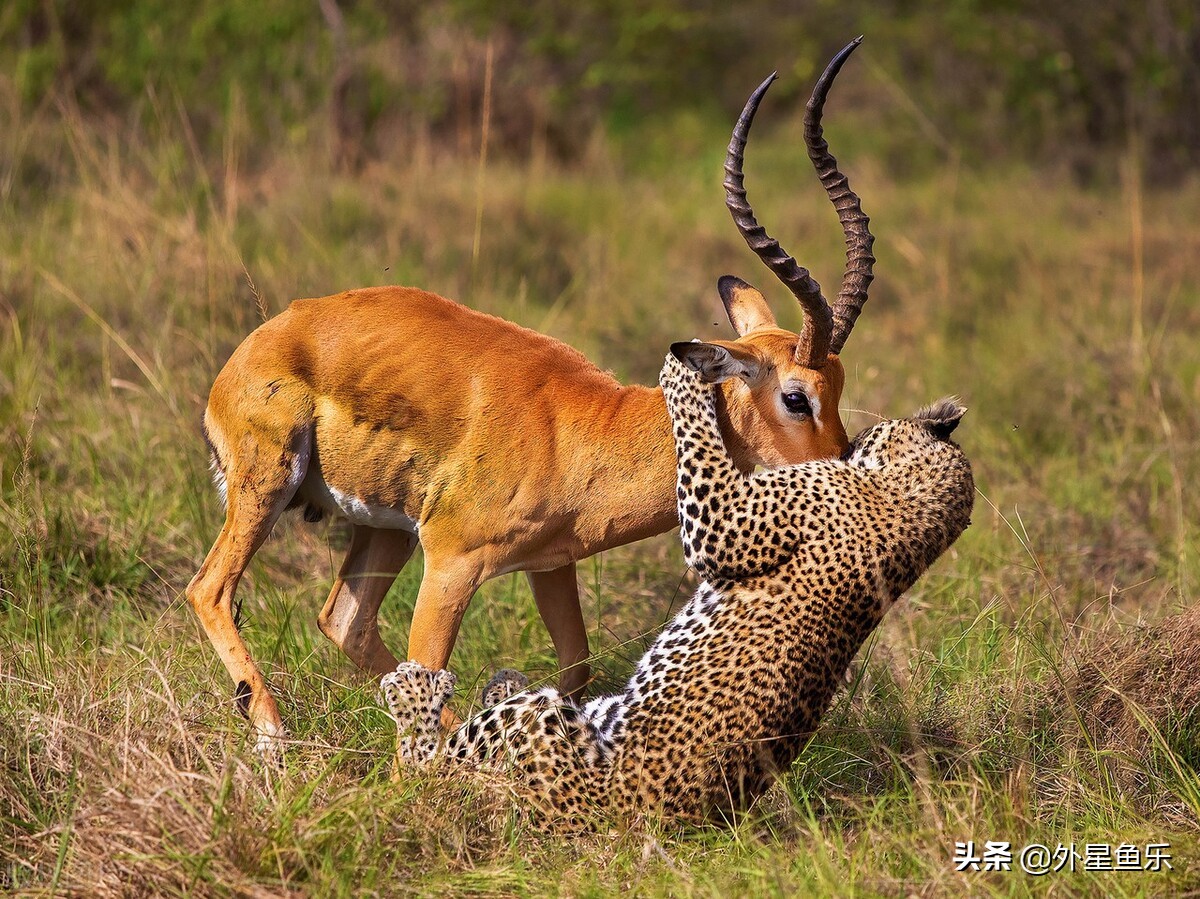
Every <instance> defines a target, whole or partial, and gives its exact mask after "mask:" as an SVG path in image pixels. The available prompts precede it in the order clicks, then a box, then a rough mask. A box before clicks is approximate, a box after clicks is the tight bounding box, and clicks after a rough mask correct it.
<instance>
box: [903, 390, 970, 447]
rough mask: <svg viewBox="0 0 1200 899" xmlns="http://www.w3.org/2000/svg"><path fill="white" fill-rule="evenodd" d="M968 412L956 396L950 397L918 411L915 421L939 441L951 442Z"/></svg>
mask: <svg viewBox="0 0 1200 899" xmlns="http://www.w3.org/2000/svg"><path fill="white" fill-rule="evenodd" d="M966 412H967V407H966V406H964V405H963V404H962V400H960V399H959V398H958V397H956V396H948V397H944V398H943V399H940V400H938V401H937V402H936V403H930V404H929V405H928V406H924V407H923V408H921V409H918V410H917V413H916V415H914V416H913V420H914V421H916V422H918V423H919V424H920V425H921V426H923V427H924V428H925V429H926V430H927V431H929V433H930V434H932V435H933V436H934V437H936V438H937V439H938V440H949V439H950V435H951V434H953V433H954V429H955V428H957V427H958V423H959V422H960V421H962V417H963V415H965V414H966Z"/></svg>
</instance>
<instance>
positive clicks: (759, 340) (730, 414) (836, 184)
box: [671, 37, 875, 468]
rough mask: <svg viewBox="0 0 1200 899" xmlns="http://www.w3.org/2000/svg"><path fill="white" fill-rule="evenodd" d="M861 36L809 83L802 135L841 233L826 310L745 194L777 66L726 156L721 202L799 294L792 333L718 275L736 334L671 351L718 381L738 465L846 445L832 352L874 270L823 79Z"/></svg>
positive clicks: (787, 459)
mask: <svg viewBox="0 0 1200 899" xmlns="http://www.w3.org/2000/svg"><path fill="white" fill-rule="evenodd" d="M861 42H862V38H861V37H860V38H858V39H856V40H855V41H853V42H852V43H850V44H849V45H847V46H846V47H844V48H843V49H842V50H841V52H839V53H838V54H837V56H835V57H834V58H833V60H832V61H831V62H830V63H829V66H828V67H827V68H826V69H825V72H824V74H822V75H821V77H820V79H819V80H818V81H817V84H816V87H814V88H813V93H812V96H811V97H810V98H809V101H808V106H807V108H806V110H805V113H804V143H805V145H806V146H807V148H808V157H809V159H811V160H812V163H813V165H814V166H815V167H816V170H817V176H818V177H819V178H820V180H821V184H822V185H823V186H824V188H825V192H826V194H828V196H829V199H830V200H831V201H832V202H833V205H834V207H835V208H836V209H837V212H838V220H839V221H840V222H841V225H842V232H843V233H844V234H845V237H846V270H845V273H844V274H843V276H842V286H841V289H840V290H839V291H838V295H837V298H836V299H835V301H834V304H833V308H832V309H831V308H830V306H829V303H828V302H826V300H825V297H824V295H823V294H822V293H821V286H820V285H819V284H818V283H817V282H816V281H815V280H814V279H813V277H812V275H810V274H809V272H808V269H806V268H804V267H802V266H800V265H798V264H797V263H796V260H795V259H794V258H793V257H792V256H790V255H789V254H788V253H786V252H785V251H784V250H783V248H782V247H780V246H779V242H778V241H776V240H774V239H773V238H772V237H770V236H769V235H768V234H767V232H766V229H765V228H763V226H762V225H760V224H759V223H758V222H757V221H756V220H755V218H754V210H753V209H752V208H751V206H750V203H749V201H748V200H747V199H746V188H745V186H744V183H745V182H744V176H743V175H742V160H743V153H744V152H745V148H746V138H747V135H748V134H749V131H750V124H751V122H752V121H753V120H754V113H755V112H756V111H757V109H758V105H759V103H760V102H761V100H762V98H763V95H764V94H765V93H766V92H767V88H769V87H770V86H771V82H772V81H774V80H775V77H776V76H775V74H774V73H772V75H771V76H770V77H769V78H768V79H767V80H766V81H764V82H763V83H762V84H761V85H759V87H758V89H757V90H756V91H755V92H754V93H753V94H751V95H750V99H749V100H748V101H746V107H745V109H743V110H742V114H741V116H740V117H739V118H738V122H737V125H736V126H735V127H734V129H733V137H732V138H731V139H730V141H729V150H728V152H727V154H726V156H725V205H726V206H727V207H728V208H729V211H730V213H731V214H732V215H733V220H734V222H735V223H736V224H737V227H738V230H739V231H740V232H741V234H742V237H743V238H745V240H746V243H747V244H748V245H749V247H750V249H751V250H753V251H754V252H755V254H756V255H757V256H758V258H759V259H761V260H762V261H763V262H764V263H765V264H766V265H767V267H768V268H770V269H771V271H773V272H774V273H775V276H776V277H777V278H779V280H780V281H782V282H783V283H784V284H785V285H787V288H788V289H789V290H790V291H791V292H792V294H793V295H794V296H795V297H796V299H797V300H799V302H800V306H801V308H802V309H803V310H804V326H803V328H802V330H801V332H800V333H799V334H796V333H794V332H792V331H787V330H784V329H783V328H780V327H779V326H778V325H777V324H776V322H775V316H774V315H773V314H772V313H771V309H770V307H769V306H768V305H767V301H766V299H764V297H763V295H762V294H761V293H759V292H758V291H757V290H756V289H755V288H753V287H751V286H750V285H749V284H747V283H746V282H745V281H743V280H741V279H740V278H735V277H733V276H732V275H726V276H725V277H723V278H721V280H720V281H719V282H718V283H717V289H718V290H719V291H720V294H721V301H722V302H723V303H724V305H725V311H726V313H727V314H728V315H729V321H730V324H732V325H733V328H734V330H735V331H737V334H738V337H737V339H736V340H713V341H709V342H706V343H700V342H693V343H677V344H675V345H674V346H672V348H671V349H672V352H674V353H675V356H676V358H678V359H679V360H680V361H681V362H683V363H684V364H685V365H687V366H688V367H689V368H692V369H693V370H695V371H697V372H699V374H700V376H701V377H702V378H703V379H704V380H705V381H708V382H710V383H721V384H722V385H723V390H722V395H723V396H722V399H723V410H722V418H723V419H724V420H723V421H722V426H723V427H722V430H723V431H724V432H725V436H726V443H727V446H728V448H729V450H730V452H731V453H732V455H733V457H734V459H735V460H737V461H738V465H739V466H740V467H742V468H750V467H753V466H754V465H756V464H760V465H768V466H775V465H782V464H790V463H795V462H801V461H804V460H807V459H818V458H827V457H832V456H839V455H841V454H842V453H843V452H844V451H845V450H846V449H847V447H848V446H849V442H848V440H847V438H846V430H845V428H844V427H843V426H842V420H841V416H840V415H839V414H838V402H839V400H840V399H841V396H842V387H843V386H844V384H845V378H846V375H845V370H844V369H843V368H842V363H841V361H840V359H839V358H838V356H839V354H840V353H841V351H842V347H843V345H845V343H846V338H847V337H849V336H850V331H851V329H852V328H853V327H854V322H855V321H856V320H857V319H858V315H859V313H860V312H861V311H862V307H863V304H864V303H866V301H867V287H868V285H869V284H870V283H871V280H872V278H873V277H874V275H873V274H872V272H871V268H872V266H873V265H874V263H875V257H874V256H872V255H871V245H872V243H873V242H874V238H873V237H872V236H871V232H870V230H869V229H868V225H869V219H868V218H867V216H866V215H865V214H864V213H863V211H862V204H861V202H860V201H859V199H858V196H857V195H856V194H855V193H854V192H853V191H852V190H851V189H850V185H849V182H848V181H847V179H846V176H845V175H843V174H842V173H841V172H840V171H838V167H837V160H836V159H834V158H833V155H832V154H831V153H830V152H829V145H828V144H827V143H826V142H825V138H824V136H823V131H822V128H821V113H822V111H823V109H824V106H825V97H826V95H827V94H828V92H829V87H830V85H831V84H832V83H833V80H834V79H835V78H836V77H837V73H838V71H839V70H840V69H841V67H842V64H843V63H845V61H846V59H847V58H848V57H849V56H850V54H851V53H853V52H854V50H855V48H856V47H858V45H859V44H860V43H861Z"/></svg>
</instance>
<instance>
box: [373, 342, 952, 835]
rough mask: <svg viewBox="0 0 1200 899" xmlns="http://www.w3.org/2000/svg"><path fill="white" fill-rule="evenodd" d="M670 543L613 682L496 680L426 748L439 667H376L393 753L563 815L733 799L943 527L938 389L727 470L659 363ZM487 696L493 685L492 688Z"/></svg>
mask: <svg viewBox="0 0 1200 899" xmlns="http://www.w3.org/2000/svg"><path fill="white" fill-rule="evenodd" d="M661 382H662V385H663V388H664V391H665V393H666V397H667V404H668V407H669V409H670V413H671V418H672V421H673V423H674V428H675V441H676V450H677V454H678V472H677V474H678V500H679V516H680V520H681V522H682V527H681V537H682V540H683V547H684V553H685V556H686V558H687V561H688V564H689V565H691V566H692V567H693V568H694V569H695V570H696V571H697V572H698V573H699V574H700V575H701V577H702V578H703V579H704V582H703V583H702V584H701V586H700V588H699V589H698V590H697V591H696V594H695V596H693V597H692V599H691V601H690V602H689V603H688V604H687V606H686V607H685V608H684V609H683V610H682V611H680V613H679V614H678V615H676V616H675V618H674V619H672V621H671V622H670V623H669V624H668V625H667V626H666V628H664V629H663V631H662V633H661V634H659V636H658V638H657V639H656V640H655V641H654V644H653V645H652V646H651V648H650V650H649V651H648V652H647V653H646V654H645V656H643V657H642V659H641V661H640V662H639V663H638V665H637V669H636V671H635V672H634V674H633V676H632V677H631V678H630V680H629V682H628V683H627V684H626V686H625V689H624V690H623V691H622V692H621V693H619V694H617V695H615V696H606V697H601V698H598V699H595V700H593V701H591V702H589V703H588V704H587V705H585V706H579V705H576V704H574V703H572V702H570V701H569V700H566V699H565V698H563V697H562V696H561V695H560V694H559V693H558V691H556V690H554V689H550V688H542V689H535V690H523V691H521V692H515V693H511V689H510V688H516V686H517V685H516V684H514V683H513V682H512V681H510V680H505V681H504V682H505V683H506V684H508V685H509V687H506V688H505V689H502V690H500V691H499V692H500V693H504V692H510V693H511V695H507V696H505V697H504V698H500V699H499V701H496V702H495V704H493V705H490V707H488V708H485V709H484V710H483V711H482V712H480V713H479V714H478V715H476V716H475V717H473V718H472V719H470V720H469V721H467V722H466V723H465V724H463V725H462V726H461V727H460V728H459V729H458V730H457V731H455V732H454V733H452V734H450V735H448V736H447V737H445V739H444V740H443V739H442V738H441V735H440V733H439V731H438V716H439V714H440V712H441V708H442V705H443V704H444V703H445V701H446V699H447V698H448V697H449V695H450V690H451V689H452V684H453V681H452V680H451V681H449V683H450V684H451V686H450V687H447V686H446V684H447V683H448V681H447V680H446V678H447V677H450V678H452V675H450V674H449V672H432V671H428V670H427V669H424V668H422V667H421V666H419V665H416V664H415V663H411V662H406V663H403V664H401V665H400V667H399V668H398V669H397V670H396V671H395V672H394V673H392V674H389V675H387V676H386V677H385V678H384V679H383V687H384V692H385V696H386V698H387V702H388V705H389V708H390V709H391V712H392V714H393V716H394V717H395V718H396V720H397V723H398V727H399V728H400V733H401V741H400V757H401V759H402V761H414V760H416V761H428V760H430V759H433V758H435V757H436V758H443V759H448V760H453V761H454V762H468V763H471V764H476V765H487V766H493V767H496V768H499V769H502V770H504V771H505V772H507V773H508V775H509V776H510V777H511V778H512V779H513V781H514V783H515V784H516V785H517V787H518V788H519V789H520V790H521V791H522V792H523V793H524V794H525V795H527V796H528V797H529V799H530V800H531V801H532V802H533V803H534V804H535V805H536V806H539V807H541V808H543V809H545V810H548V811H551V812H553V813H555V814H557V815H562V816H566V817H567V818H568V819H577V818H581V817H583V816H586V815H588V814H590V813H592V812H597V811H607V812H615V813H617V814H632V813H638V812H643V811H653V812H658V813H661V814H664V815H667V816H678V817H681V818H686V819H691V820H698V819H703V818H705V817H709V816H711V815H712V814H713V813H715V812H723V813H728V812H733V811H736V810H738V809H741V808H744V807H745V806H746V805H748V804H749V803H750V802H752V801H753V800H754V799H755V798H756V797H757V796H759V795H760V794H761V793H762V792H763V791H764V790H765V789H766V788H767V787H768V786H769V785H770V784H771V782H772V780H773V779H774V778H775V776H776V775H777V774H778V773H779V772H780V771H783V770H786V769H787V767H788V766H789V765H791V763H792V762H793V761H794V760H795V759H796V757H797V756H798V755H799V753H800V751H801V749H802V748H803V746H804V743H805V740H806V739H807V738H808V736H809V735H810V734H811V733H812V731H813V729H814V728H815V727H816V726H817V723H818V721H819V720H820V717H821V715H822V714H823V713H824V711H825V709H826V708H827V706H828V705H829V702H830V700H831V698H832V696H833V693H834V690H835V689H836V687H837V685H838V683H839V681H840V679H841V677H842V675H843V674H844V672H845V670H846V668H847V667H848V665H849V663H850V661H851V659H852V657H853V656H854V654H855V653H856V652H857V651H858V649H859V647H860V646H861V645H862V643H863V641H864V640H865V639H866V638H867V636H868V635H869V634H870V633H871V631H872V630H873V629H874V628H875V626H876V625H877V624H878V623H879V622H880V620H881V619H882V617H883V615H884V613H885V612H886V611H887V609H888V608H889V607H890V606H891V604H892V603H893V602H894V601H895V600H896V599H897V598H898V597H899V596H900V594H902V593H903V592H904V591H905V590H907V589H908V588H909V587H910V586H912V584H913V583H914V582H915V581H916V580H917V578H918V577H919V576H920V575H921V574H922V573H923V572H924V571H925V569H926V568H928V567H929V565H930V564H931V563H932V562H933V561H934V560H935V559H936V558H937V557H938V556H939V555H941V554H942V553H943V552H945V550H946V549H947V547H949V546H950V545H951V544H952V543H953V542H954V541H955V539H957V537H958V536H959V534H961V533H962V531H963V530H964V529H965V528H966V527H967V525H968V524H969V522H970V514H971V506H972V503H973V499H974V484H973V481H972V479H971V469H970V465H969V464H968V462H967V460H966V457H965V456H964V455H963V453H962V452H961V450H960V449H959V448H958V447H957V446H956V445H955V444H954V443H952V442H950V440H949V435H950V432H951V431H952V430H953V429H954V427H955V426H956V425H957V424H958V420H959V419H960V418H961V417H962V414H963V412H964V411H965V410H964V409H963V407H962V406H961V405H960V404H959V403H958V402H957V401H955V400H952V399H950V400H943V401H941V402H940V403H937V404H935V405H933V406H930V407H926V408H925V409H922V410H921V411H919V412H918V413H917V414H916V415H914V416H912V417H911V418H908V419H900V420H889V421H883V422H880V423H879V424H877V425H874V426H873V427H870V428H868V429H866V430H865V431H863V432H862V433H861V434H860V435H859V436H858V437H857V438H856V439H855V440H854V442H853V443H852V445H851V449H850V452H849V453H848V454H847V457H846V458H845V459H843V460H825V461H819V462H806V463H803V464H801V465H795V466H791V467H787V468H781V469H775V470H772V471H767V472H762V473H758V474H754V475H745V474H742V473H741V472H739V471H738V470H737V469H736V468H735V467H734V465H733V463H732V461H731V460H730V457H729V454H728V452H727V451H726V449H725V447H724V445H723V443H722V440H721V436H720V432H719V430H718V426H717V417H716V411H715V406H714V404H715V392H714V389H713V388H712V387H711V386H709V385H706V384H703V383H701V381H700V380H699V378H698V377H697V376H696V375H694V374H693V373H692V372H690V371H689V370H687V369H686V368H684V366H683V365H681V364H680V363H678V362H677V361H676V360H675V359H674V358H673V357H668V358H667V364H666V366H665V367H664V368H663V372H662V378H661ZM497 695H499V694H497Z"/></svg>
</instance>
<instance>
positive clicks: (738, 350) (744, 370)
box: [671, 341, 762, 384]
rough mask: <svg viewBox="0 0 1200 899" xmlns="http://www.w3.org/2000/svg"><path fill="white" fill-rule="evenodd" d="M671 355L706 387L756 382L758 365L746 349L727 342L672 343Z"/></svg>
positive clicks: (758, 370)
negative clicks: (694, 373) (729, 382)
mask: <svg viewBox="0 0 1200 899" xmlns="http://www.w3.org/2000/svg"><path fill="white" fill-rule="evenodd" d="M671 355H673V356H674V357H675V358H676V359H678V360H679V361H680V362H682V363H683V364H684V365H686V366H687V367H688V368H690V369H691V370H692V371H694V372H697V373H698V374H699V375H700V380H701V381H703V382H704V383H706V384H720V383H721V382H722V381H728V380H729V379H730V378H741V379H742V380H743V381H746V382H751V381H755V380H757V379H758V376H759V373H760V372H761V371H762V363H761V362H760V361H759V360H758V357H757V356H756V355H754V353H753V352H751V351H750V350H747V349H744V348H743V347H739V346H737V345H736V344H729V343H700V342H699V341H692V342H691V343H682V342H681V343H673V344H671Z"/></svg>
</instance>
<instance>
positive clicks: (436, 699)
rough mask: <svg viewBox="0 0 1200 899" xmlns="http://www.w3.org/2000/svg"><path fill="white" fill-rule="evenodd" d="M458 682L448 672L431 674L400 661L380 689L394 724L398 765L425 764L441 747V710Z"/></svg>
mask: <svg viewBox="0 0 1200 899" xmlns="http://www.w3.org/2000/svg"><path fill="white" fill-rule="evenodd" d="M457 682H458V678H457V677H455V676H454V675H453V674H452V673H450V672H449V671H432V670H430V669H429V668H426V667H425V666H424V665H421V664H419V663H417V662H401V663H400V664H399V665H397V666H396V670H395V671H393V672H391V673H390V674H385V675H384V676H383V679H382V680H381V681H380V683H379V686H380V689H381V690H382V692H383V699H384V702H385V703H387V707H388V711H389V712H391V714H392V718H394V719H395V721H396V737H397V741H396V758H397V762H398V764H414V763H420V762H426V761H429V760H430V759H432V758H433V757H434V756H435V755H437V752H438V748H439V747H440V746H441V744H442V728H441V717H442V708H443V707H444V706H445V705H446V703H447V702H448V701H449V699H450V697H451V696H452V695H453V693H454V685H455V684H456V683H457Z"/></svg>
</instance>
